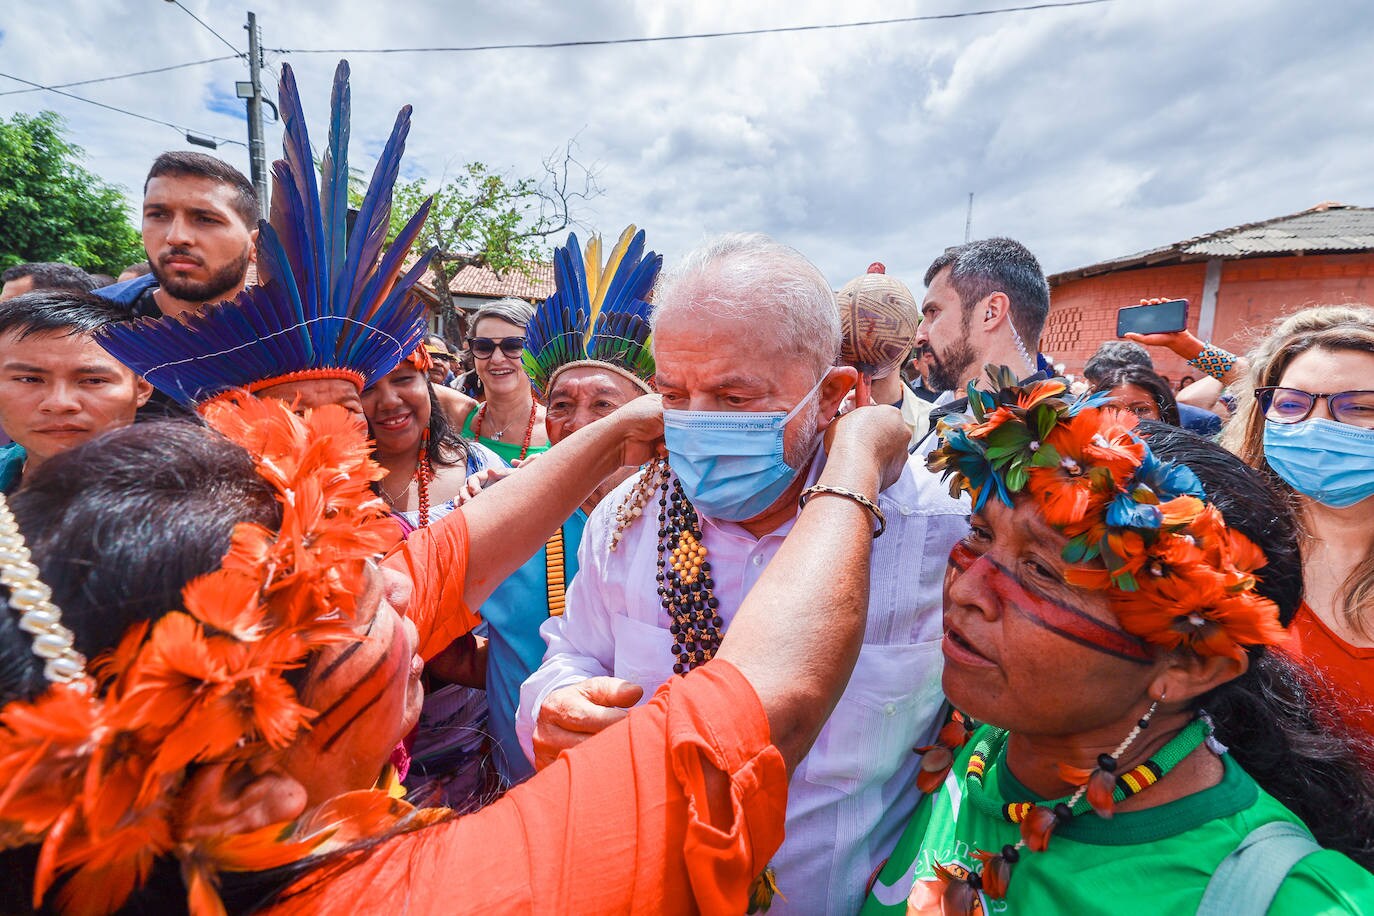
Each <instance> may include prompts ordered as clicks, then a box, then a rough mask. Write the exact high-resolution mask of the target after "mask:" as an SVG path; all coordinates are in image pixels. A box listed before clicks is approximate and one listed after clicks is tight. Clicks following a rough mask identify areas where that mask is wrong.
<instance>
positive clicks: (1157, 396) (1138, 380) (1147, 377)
mask: <svg viewBox="0 0 1374 916" xmlns="http://www.w3.org/2000/svg"><path fill="white" fill-rule="evenodd" d="M1094 390H1096V391H1105V392H1107V393H1108V394H1109V395H1111V398H1112V403H1114V404H1115V405H1116V406H1117V407H1120V408H1121V409H1122V410H1129V411H1130V412H1131V413H1133V414H1135V415H1136V416H1137V417H1139V418H1140V419H1142V420H1155V421H1158V422H1160V423H1168V424H1169V425H1170V426H1180V427H1181V426H1182V425H1183V423H1182V421H1181V420H1180V419H1179V415H1178V402H1177V401H1175V400H1174V392H1173V389H1171V388H1170V387H1169V380H1168V379H1166V378H1165V377H1164V376H1162V375H1160V374H1159V373H1157V372H1154V371H1153V370H1151V369H1147V368H1145V367H1144V366H1122V367H1120V368H1119V369H1113V370H1112V371H1111V372H1110V373H1108V375H1107V377H1106V378H1104V379H1103V380H1102V381H1101V382H1100V383H1099V384H1098V385H1097V387H1096V388H1095V389H1094Z"/></svg>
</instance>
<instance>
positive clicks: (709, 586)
mask: <svg viewBox="0 0 1374 916" xmlns="http://www.w3.org/2000/svg"><path fill="white" fill-rule="evenodd" d="M658 526H659V527H658V572H656V573H655V574H654V579H655V580H657V582H658V596H659V601H660V602H661V603H662V605H663V610H664V612H665V613H666V614H667V615H668V619H669V620H671V621H672V623H671V624H669V626H668V632H670V633H672V634H673V646H672V652H673V673H674V674H686V673H687V672H688V671H691V670H692V669H693V668H695V667H697V666H698V665H704V664H705V663H706V662H708V661H710V660H711V658H712V656H714V655H715V654H716V650H717V649H719V648H720V640H721V629H722V628H723V627H724V626H725V621H723V620H722V619H721V617H720V613H719V608H720V602H719V601H717V600H716V595H715V582H714V580H713V579H712V578H711V564H710V562H709V561H708V560H707V559H706V545H705V544H703V543H702V540H701V519H700V518H698V517H697V511H696V509H695V508H693V506H692V503H691V502H690V501H689V500H688V499H687V495H686V494H685V493H683V492H682V484H680V483H679V482H678V480H677V478H676V477H672V478H671V479H669V478H668V477H665V478H664V480H663V484H662V489H661V491H660V494H659V497H658Z"/></svg>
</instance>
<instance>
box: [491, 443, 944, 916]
mask: <svg viewBox="0 0 1374 916" xmlns="http://www.w3.org/2000/svg"><path fill="white" fill-rule="evenodd" d="M823 464H824V455H823V454H822V455H819V456H818V458H817V460H815V461H813V462H812V467H811V470H810V473H809V474H808V484H810V483H813V482H815V480H816V478H817V477H819V476H820V472H821V468H822V466H823ZM635 479H637V478H632V479H631V480H628V481H626V482H625V483H623V484H622V485H621V486H620V487H618V488H617V489H616V490H615V491H614V492H612V493H611V494H610V495H609V496H608V497H607V498H606V499H604V500H602V502H601V504H600V505H599V506H597V507H596V509H595V510H594V511H593V512H592V514H591V518H590V519H589V520H588V522H587V530H586V534H585V535H584V537H583V539H582V546H581V548H580V550H579V551H578V564H579V570H578V574H577V576H576V577H575V578H574V579H573V581H572V584H571V585H570V586H569V588H568V596H567V597H568V602H567V612H566V613H565V614H563V615H562V616H561V617H552V618H550V619H549V620H548V621H546V622H545V623H544V624H543V626H542V627H541V628H540V632H541V633H542V635H543V636H544V640H545V642H546V643H547V644H548V650H547V651H546V652H545V654H544V661H543V663H542V664H541V665H540V667H539V669H538V670H537V671H535V672H534V674H532V675H531V676H530V677H529V678H528V679H527V680H526V681H525V683H524V685H523V686H522V687H521V689H520V708H519V711H518V712H517V713H516V732H517V734H518V735H519V738H520V744H521V747H522V748H523V749H524V751H525V753H526V755H528V756H529V757H530V758H531V759H533V750H532V748H533V745H532V741H531V736H532V734H533V732H534V723H535V719H536V717H537V716H538V713H539V708H540V706H541V705H542V704H543V702H544V698H545V697H547V696H548V695H549V693H551V692H552V691H554V690H557V689H559V688H561V687H567V686H569V685H571V684H575V683H577V682H579V681H581V680H583V679H585V678H589V677H595V676H598V675H614V676H616V677H619V678H624V679H625V680H627V681H632V682H634V683H636V684H639V685H641V686H642V687H643V688H644V697H645V699H646V700H647V699H648V698H649V697H650V696H652V694H653V692H654V690H655V689H656V688H657V687H658V686H659V685H660V684H661V683H663V682H664V681H665V680H666V679H667V678H669V677H671V676H672V670H673V668H672V664H673V655H672V653H671V650H670V648H669V647H670V646H671V645H672V643H673V637H672V635H671V634H670V633H669V632H668V624H669V621H668V617H667V614H666V613H665V612H664V610H663V607H662V605H661V604H660V603H659V597H658V591H657V588H658V583H657V582H656V581H655V579H654V574H655V573H656V572H657V569H658V567H657V563H656V560H657V551H658V525H657V523H656V521H655V518H656V516H657V512H658V504H657V496H655V498H654V499H653V500H652V501H651V502H650V503H649V505H647V506H646V507H645V512H644V517H643V518H642V519H640V520H639V521H637V522H636V523H635V524H633V525H632V526H630V527H629V528H628V529H627V530H626V531H625V532H624V534H623V535H622V539H621V541H620V546H619V547H618V548H617V549H616V551H615V552H614V553H613V552H611V551H610V538H611V532H612V530H613V527H614V525H615V509H616V507H617V506H618V505H620V503H621V502H622V501H623V499H624V497H625V495H626V493H627V492H628V490H629V488H630V487H631V486H632V485H633V482H634V480H635ZM878 502H879V504H880V506H881V507H882V510H883V513H884V515H886V517H887V532H886V533H885V534H884V535H883V536H882V537H880V538H878V539H877V540H875V541H874V542H873V555H872V557H873V561H872V573H871V576H870V585H869V589H870V592H869V608H868V622H867V627H866V629H865V632H864V644H863V647H862V650H861V651H860V653H859V659H858V663H857V664H856V665H855V668H854V673H853V675H852V676H851V677H850V680H849V685H848V686H847V687H846V689H845V691H844V694H843V696H842V697H841V698H840V701H839V704H838V705H837V706H836V708H835V711H834V713H833V714H832V715H831V717H830V719H829V721H828V722H827V723H826V725H825V727H824V728H823V729H822V730H821V733H820V736H819V737H818V738H817V740H816V743H815V745H814V746H813V747H812V749H811V752H810V753H809V754H808V755H807V757H806V759H805V760H804V761H802V763H801V765H800V766H799V767H798V768H797V770H796V773H795V774H794V775H793V777H792V782H791V787H790V788H789V790H788V800H787V826H786V830H787V833H786V840H785V841H784V842H783V844H782V848H781V849H779V850H778V852H777V854H776V855H774V856H773V859H772V865H773V867H774V870H775V872H776V875H777V880H778V886H779V889H780V890H781V892H782V894H783V895H785V896H786V900H785V901H784V900H782V899H781V898H779V899H777V900H775V901H774V904H773V910H772V911H771V912H773V913H784V914H791V913H836V914H839V913H844V914H850V913H856V912H858V910H859V907H860V906H861V905H862V903H863V896H864V886H865V884H866V883H867V881H868V878H869V876H870V875H871V874H872V872H873V871H874V869H876V868H877V867H878V865H879V864H880V863H881V862H882V859H883V857H884V856H885V855H887V854H888V853H889V852H890V851H891V850H892V848H893V847H894V846H895V844H896V842H897V838H898V836H899V835H900V833H901V831H902V829H903V828H904V827H905V826H906V823H907V821H908V820H910V818H911V815H912V813H913V812H914V810H915V807H916V803H917V801H919V799H920V793H919V792H917V790H916V787H915V775H916V768H917V764H918V761H919V758H918V756H917V755H916V754H915V753H913V752H912V749H913V748H914V747H917V746H920V745H924V744H930V743H931V742H932V741H933V740H934V735H935V731H936V730H937V729H938V726H939V724H940V723H939V722H938V721H937V717H938V716H939V714H940V711H941V708H942V704H943V701H944V697H943V695H942V693H941V691H940V672H941V668H942V665H943V656H942V655H941V652H940V641H941V639H942V636H943V622H942V619H941V617H942V615H941V591H942V583H943V579H944V572H945V564H946V561H947V560H948V558H949V552H950V548H951V547H952V546H953V545H954V543H955V541H957V540H958V539H959V538H961V537H963V536H964V534H965V533H966V532H967V531H968V511H969V510H968V506H967V504H966V503H965V502H961V501H957V500H954V499H952V498H951V497H950V496H949V493H948V489H947V487H946V486H945V485H944V484H943V483H942V482H941V481H940V480H939V478H938V477H936V476H935V475H934V474H932V473H931V472H930V471H929V470H927V469H926V467H925V462H924V460H923V459H921V458H913V459H911V460H909V461H908V463H907V466H906V468H905V469H904V471H903V473H902V476H901V477H900V479H899V480H898V481H897V483H895V484H893V485H892V486H891V487H889V488H888V489H887V490H885V491H884V492H883V493H882V494H880V495H879V498H878ZM794 521H795V517H794V518H793V519H789V520H788V521H787V522H786V523H785V524H784V525H782V527H780V528H779V529H778V530H777V531H775V532H773V533H771V534H767V535H764V536H763V537H762V538H758V539H756V538H754V536H753V535H751V534H749V533H748V532H747V531H745V530H744V529H743V528H741V527H740V526H739V525H737V524H734V523H732V522H722V521H716V520H713V519H709V518H706V517H704V516H703V517H702V518H701V529H702V540H703V542H704V543H705V545H706V550H707V553H708V558H709V559H710V561H711V575H712V577H713V579H714V580H715V595H716V597H717V598H718V599H719V601H720V609H719V613H720V616H721V617H722V618H724V620H725V624H726V627H727V629H728V627H729V624H730V621H731V620H732V619H733V617H734V615H735V612H736V611H737V610H738V609H739V606H740V603H741V602H742V601H743V599H744V596H745V595H746V594H748V592H749V590H750V589H751V588H753V587H754V583H755V582H757V581H758V578H759V575H760V574H761V573H762V572H763V570H764V568H765V567H766V566H767V565H768V562H769V560H771V559H772V558H773V555H774V554H775V553H777V551H778V548H779V547H780V546H781V545H782V541H783V538H784V537H785V536H786V535H787V533H788V532H789V531H790V530H791V529H792V525H793V522H794ZM814 574H815V575H817V576H824V575H827V574H828V570H827V569H825V568H819V569H816V570H815V571H814ZM815 651H816V652H825V651H826V646H825V645H824V644H819V645H817V646H816V647H815Z"/></svg>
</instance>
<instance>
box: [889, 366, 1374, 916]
mask: <svg viewBox="0 0 1374 916" xmlns="http://www.w3.org/2000/svg"><path fill="white" fill-rule="evenodd" d="M1013 385H1014V380H1013V379H1004V380H1003V381H1002V388H1001V390H1000V391H998V392H997V393H996V394H981V396H980V397H981V400H980V401H979V402H978V403H975V404H973V405H972V407H973V409H974V412H975V413H974V416H972V417H970V418H968V419H967V422H965V423H964V424H962V425H956V426H954V427H952V428H950V429H949V430H948V431H947V435H946V438H945V441H944V443H943V445H942V447H941V448H940V449H939V450H938V451H937V452H936V453H935V455H934V456H933V458H932V467H934V468H935V469H937V470H944V471H946V472H947V473H950V474H952V475H953V476H954V483H955V486H957V487H958V488H960V489H963V490H965V491H967V492H968V493H969V494H970V496H971V497H972V499H973V501H974V511H973V514H972V518H971V531H970V534H969V536H968V538H967V539H966V540H965V541H964V542H962V543H961V544H959V545H958V546H957V547H956V548H955V550H954V551H953V552H952V554H951V556H950V562H949V568H948V571H947V573H946V578H945V599H944V604H945V644H944V655H945V670H944V674H943V685H944V689H945V693H946V695H947V696H948V697H949V700H950V702H951V703H952V704H953V705H954V707H955V708H956V709H957V710H959V713H957V714H956V715H955V716H954V717H953V719H952V720H951V722H950V724H949V725H947V726H946V728H945V729H944V730H943V731H942V733H941V736H940V739H939V743H937V744H936V745H934V746H932V747H928V748H920V749H918V750H919V751H920V752H921V753H922V754H923V756H922V774H921V778H920V780H919V783H920V788H921V789H923V790H924V791H927V792H929V793H930V794H929V795H928V796H927V798H925V799H924V800H923V801H922V803H921V805H920V807H919V808H918V809H917V813H916V816H915V817H914V818H913V820H912V822H911V823H910V825H909V826H908V828H907V831H906V832H905V834H904V835H903V836H902V838H901V840H900V841H899V842H898V844H897V847H896V850H895V851H894V854H893V856H892V858H891V859H890V860H889V862H888V864H887V866H885V867H884V868H883V870H882V871H881V873H880V874H879V875H878V876H877V878H876V881H875V884H874V888H873V891H872V895H871V897H870V898H869V901H868V903H867V905H866V907H865V909H864V912H865V913H880V912H888V911H900V912H909V913H945V914H949V913H961V914H962V913H977V912H984V913H986V912H1002V913H1009V914H1017V913H1050V912H1056V913H1088V912H1103V911H1110V912H1114V913H1122V914H1133V913H1141V914H1144V913H1151V914H1153V913H1192V912H1210V913H1251V912H1254V913H1264V912H1268V913H1280V914H1289V913H1292V914H1298V913H1301V914H1310V913H1315V912H1324V913H1329V912H1369V908H1370V907H1371V906H1374V877H1371V875H1370V874H1369V873H1368V872H1366V871H1365V870H1364V869H1362V868H1360V867H1359V865H1363V866H1365V867H1366V868H1367V867H1370V866H1371V865H1374V782H1371V777H1370V774H1369V772H1368V771H1366V770H1364V768H1363V767H1362V766H1361V765H1360V762H1359V759H1358V756H1357V750H1358V749H1357V748H1356V747H1354V746H1353V745H1352V744H1351V742H1350V741H1349V739H1348V738H1347V737H1346V736H1344V735H1342V734H1340V733H1336V732H1332V731H1329V730H1327V729H1326V727H1325V726H1324V725H1323V724H1322V722H1321V721H1320V719H1319V718H1318V717H1317V716H1316V715H1315V711H1314V709H1313V708H1312V706H1311V705H1310V704H1309V702H1308V699H1307V694H1306V692H1305V690H1304V688H1303V684H1304V678H1303V675H1302V673H1301V672H1300V671H1299V670H1298V669H1297V668H1296V667H1295V666H1294V665H1292V664H1291V663H1290V662H1288V660H1287V659H1286V658H1285V656H1283V655H1282V654H1280V653H1275V652H1272V651H1270V650H1269V649H1270V647H1272V646H1273V645H1275V644H1277V643H1278V642H1280V641H1281V640H1282V639H1283V636H1284V630H1283V627H1284V626H1285V625H1286V624H1288V623H1289V622H1290V621H1291V620H1292V618H1293V614H1294V613H1295V612H1296V610H1297V608H1298V604H1299V603H1300V600H1301V592H1302V571H1301V564H1300V560H1299V556H1298V551H1297V538H1296V528H1295V526H1294V524H1293V521H1292V518H1291V516H1290V515H1289V513H1288V511H1287V509H1286V507H1285V506H1284V505H1283V504H1282V502H1281V501H1279V500H1277V499H1275V498H1274V497H1273V496H1272V495H1271V494H1270V492H1269V490H1268V489H1267V487H1266V486H1265V484H1264V482H1263V480H1262V479H1260V478H1259V477H1258V475H1256V474H1255V473H1254V472H1252V471H1250V470H1249V469H1248V468H1246V467H1245V466H1244V465H1243V464H1242V463H1241V462H1240V461H1239V460H1237V459H1236V458H1235V457H1234V456H1232V455H1230V454H1229V453H1227V452H1226V451H1224V450H1223V449H1221V448H1220V447H1219V446H1215V445H1212V444H1211V443H1208V442H1206V441H1204V440H1202V439H1200V438H1198V437H1196V436H1194V435H1192V434H1189V433H1186V432H1184V431H1181V430H1176V429H1172V428H1170V427H1166V426H1162V425H1157V424H1146V425H1145V426H1143V427H1141V428H1140V429H1139V430H1137V422H1136V418H1135V417H1134V416H1133V415H1132V414H1130V413H1126V412H1124V411H1120V410H1118V409H1115V408H1112V407H1109V406H1105V399H1104V398H1102V397H1101V396H1098V397H1096V398H1094V399H1089V400H1080V401H1072V402H1071V401H1069V400H1067V399H1065V398H1064V397H1062V395H1063V394H1064V385H1063V383H1062V381H1060V380H1051V381H1045V382H1040V383H1037V384H1035V385H1033V386H1030V387H1028V388H1016V387H1013ZM975 722H977V723H982V724H980V725H975V724H974V723H975ZM1314 837H1315V840H1314V839H1313V838H1314ZM1318 844H1320V845H1321V846H1324V847H1327V849H1320V848H1319V846H1318ZM1250 848H1254V854H1253V855H1243V854H1240V850H1242V849H1250ZM1332 850H1335V851H1332ZM1341 853H1344V854H1345V855H1341ZM1346 856H1350V857H1353V858H1354V859H1355V860H1356V861H1357V862H1358V863H1359V865H1357V864H1356V863H1355V862H1352V861H1351V860H1350V859H1349V858H1346Z"/></svg>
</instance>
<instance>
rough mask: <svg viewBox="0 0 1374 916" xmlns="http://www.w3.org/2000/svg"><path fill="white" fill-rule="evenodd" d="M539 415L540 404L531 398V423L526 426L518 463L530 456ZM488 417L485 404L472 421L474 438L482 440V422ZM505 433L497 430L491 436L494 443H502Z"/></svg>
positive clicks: (478, 409)
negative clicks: (531, 441) (536, 420)
mask: <svg viewBox="0 0 1374 916" xmlns="http://www.w3.org/2000/svg"><path fill="white" fill-rule="evenodd" d="M538 414H539V402H538V401H536V400H535V399H534V398H530V421H529V423H527V424H525V441H524V442H522V443H521V444H520V457H519V458H518V459H516V460H517V461H524V460H525V456H526V455H528V454H529V451H530V440H531V439H532V438H534V418H535V417H536V416H538ZM486 415H487V405H486V404H483V405H482V406H481V407H479V408H477V416H476V418H475V419H473V421H472V438H474V439H480V438H482V420H483V419H484V418H485V417H486ZM504 433H505V430H497V431H496V432H495V433H493V434H492V436H491V438H492V441H493V442H500V441H501V436H502V435H503V434H504Z"/></svg>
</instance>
